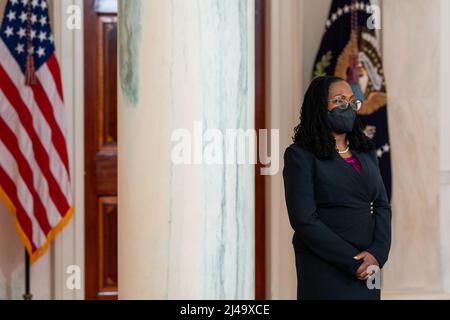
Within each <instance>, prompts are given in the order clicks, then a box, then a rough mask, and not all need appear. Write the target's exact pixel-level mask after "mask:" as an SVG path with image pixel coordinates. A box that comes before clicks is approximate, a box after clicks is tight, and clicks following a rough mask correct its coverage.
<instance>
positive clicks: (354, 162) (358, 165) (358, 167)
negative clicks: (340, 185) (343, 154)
mask: <svg viewBox="0 0 450 320" xmlns="http://www.w3.org/2000/svg"><path fill="white" fill-rule="evenodd" d="M344 160H345V161H347V163H349V164H351V165H352V166H353V167H354V168H355V169H356V171H358V172H361V163H360V162H359V160H358V158H356V157H355V156H351V157H349V158H344Z"/></svg>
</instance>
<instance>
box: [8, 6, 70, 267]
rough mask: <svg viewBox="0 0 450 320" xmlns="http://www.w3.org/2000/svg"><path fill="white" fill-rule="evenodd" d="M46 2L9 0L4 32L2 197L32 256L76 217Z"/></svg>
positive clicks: (61, 91) (42, 249)
mask: <svg viewBox="0 0 450 320" xmlns="http://www.w3.org/2000/svg"><path fill="white" fill-rule="evenodd" d="M49 20H50V19H49V14H48V3H47V1H46V0H9V1H8V3H7V5H6V8H5V12H4V17H3V21H2V26H1V30H0V197H1V198H2V199H3V200H4V201H5V203H6V206H7V207H8V208H9V209H10V211H11V212H12V214H13V216H14V219H15V221H16V229H17V231H18V233H19V235H20V237H21V239H22V241H23V242H24V245H25V247H26V248H27V250H28V253H29V254H30V261H31V262H34V261H35V260H36V259H37V258H38V257H39V256H40V255H42V254H43V253H44V252H45V250H46V249H47V248H48V246H49V244H50V243H51V241H52V239H53V238H54V237H55V236H56V234H57V233H58V232H59V231H60V230H61V229H62V228H63V227H64V225H65V224H66V223H67V222H68V220H69V219H70V217H71V215H72V212H73V208H72V190H71V185H70V173H69V172H70V171H69V159H68V154H67V144H66V138H65V126H64V119H65V118H64V99H63V90H62V83H61V72H60V69H59V65H58V61H57V59H56V56H55V46H54V41H53V36H52V33H51V28H50V21H49Z"/></svg>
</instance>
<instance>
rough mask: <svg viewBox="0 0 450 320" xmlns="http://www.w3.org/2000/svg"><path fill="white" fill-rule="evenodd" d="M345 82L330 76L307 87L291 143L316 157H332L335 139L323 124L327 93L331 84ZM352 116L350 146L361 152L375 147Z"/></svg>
mask: <svg viewBox="0 0 450 320" xmlns="http://www.w3.org/2000/svg"><path fill="white" fill-rule="evenodd" d="M338 81H345V80H344V79H342V78H339V77H334V76H320V77H317V78H315V79H314V80H313V81H312V82H311V84H310V85H309V87H308V90H307V91H306V93H305V97H304V100H303V105H302V108H301V112H300V113H301V114H300V124H299V125H298V126H297V127H295V129H294V136H293V137H292V139H293V141H294V143H296V144H298V145H300V146H301V147H303V148H305V149H306V150H308V151H311V152H312V153H313V154H315V155H316V157H318V158H322V159H324V158H332V157H333V155H335V151H336V140H335V138H334V136H333V134H332V130H331V128H330V125H329V124H328V121H327V112H328V108H327V105H328V93H329V92H328V91H329V88H330V86H331V85H332V84H333V83H334V82H338ZM361 127H362V124H361V120H360V119H359V117H356V121H355V125H354V126H353V130H352V131H351V132H349V133H348V134H347V139H348V141H349V142H350V147H351V148H353V149H355V150H357V151H362V152H368V151H370V150H373V149H374V148H375V145H374V143H373V141H372V140H371V139H370V138H369V137H367V136H366V135H365V134H364V132H363V131H362V129H361Z"/></svg>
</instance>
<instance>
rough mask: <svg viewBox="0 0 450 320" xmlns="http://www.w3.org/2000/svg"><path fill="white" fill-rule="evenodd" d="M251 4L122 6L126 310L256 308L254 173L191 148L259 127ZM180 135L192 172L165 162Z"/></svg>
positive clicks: (200, 0)
mask: <svg viewBox="0 0 450 320" xmlns="http://www.w3.org/2000/svg"><path fill="white" fill-rule="evenodd" d="M253 2H254V1H252V0H228V1H222V0H208V1H204V0H191V1H185V0H173V1H161V0H125V1H124V0H121V1H120V7H119V55H120V58H119V69H120V75H119V111H118V112H119V129H118V130H119V222H118V223H119V257H118V259H119V297H120V298H121V299H252V298H253V297H254V250H253V248H254V187H253V185H254V167H253V166H252V165H251V164H244V165H242V164H225V165H222V164H215V165H209V164H207V163H205V162H204V160H205V159H201V158H198V157H197V156H198V151H200V152H201V151H202V150H205V149H206V148H208V143H210V142H211V141H212V140H208V139H205V140H203V142H202V143H201V145H195V144H196V143H197V142H198V139H196V138H198V135H199V134H200V136H201V134H202V133H203V132H205V131H206V130H207V129H216V132H221V133H225V131H226V129H244V130H247V129H251V128H253V127H254V45H253V43H254V14H255V12H254V4H253ZM177 129H185V131H183V132H185V133H188V134H191V137H192V141H191V142H192V144H193V147H194V153H195V155H193V157H192V159H193V160H194V164H183V165H177V164H175V163H174V162H173V161H172V159H171V152H172V148H173V147H174V145H175V144H174V142H172V141H171V137H172V134H173V133H174V131H175V130H177ZM222 151H224V152H223V154H222V156H223V157H225V156H226V153H227V150H226V149H225V150H222ZM201 160H203V161H201Z"/></svg>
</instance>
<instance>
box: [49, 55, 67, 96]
mask: <svg viewBox="0 0 450 320" xmlns="http://www.w3.org/2000/svg"><path fill="white" fill-rule="evenodd" d="M47 66H48V68H49V69H50V72H51V74H52V76H53V80H54V81H55V84H56V90H58V94H59V97H60V99H61V101H64V94H63V90H62V81H61V70H60V68H59V63H58V60H57V59H56V56H55V54H54V53H53V54H52V56H51V57H50V59H48V60H47Z"/></svg>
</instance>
